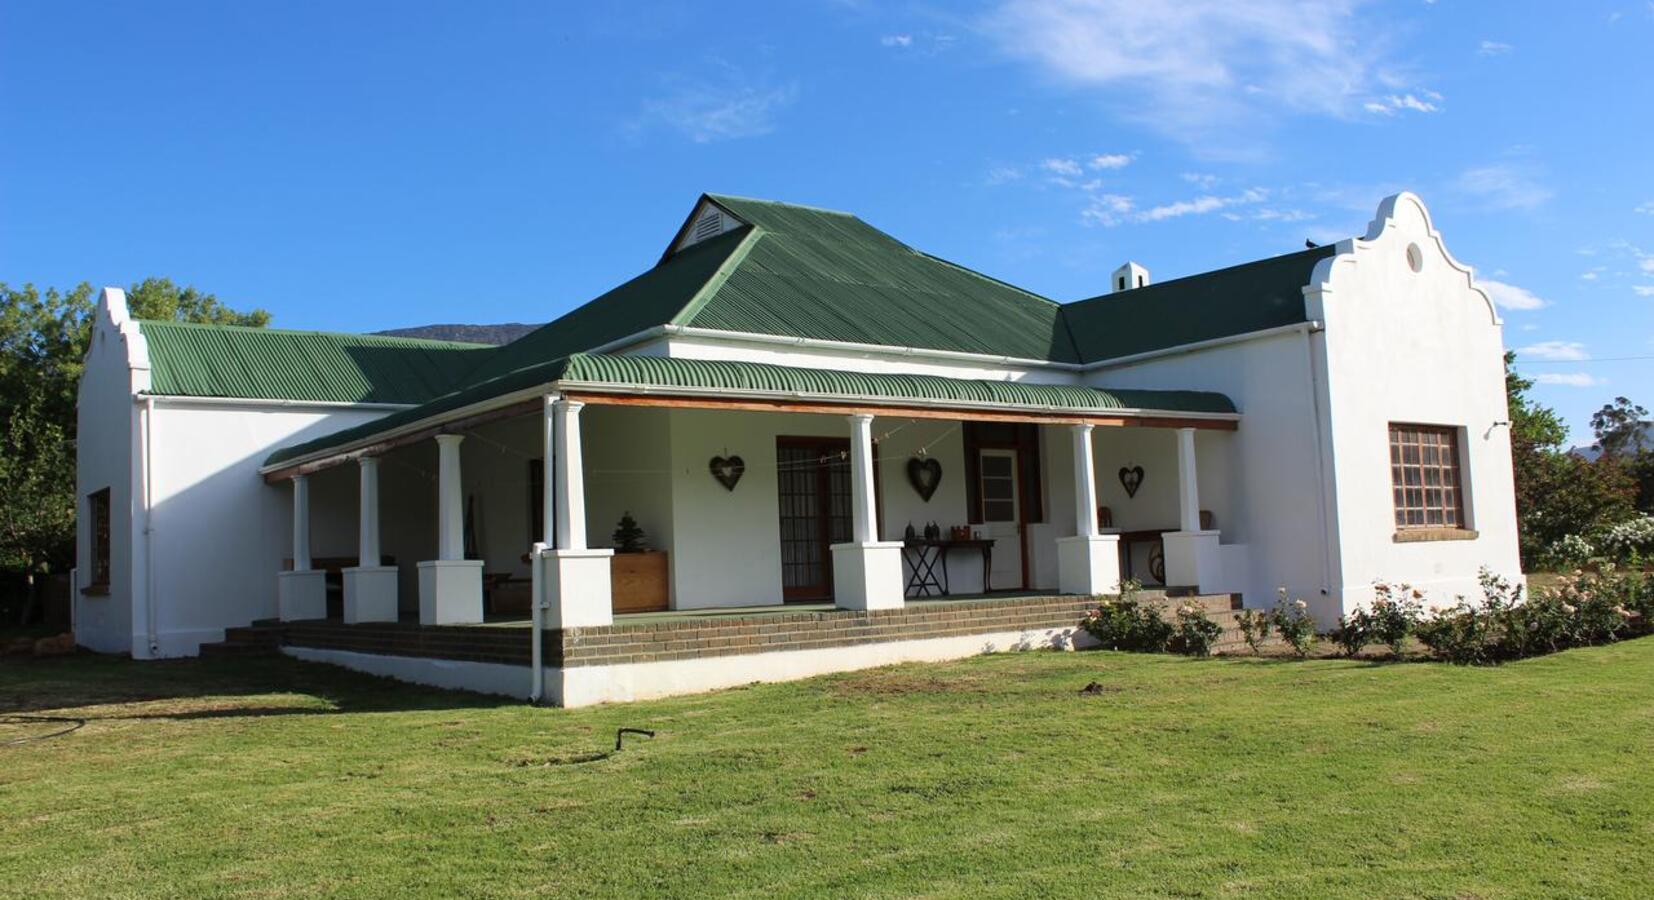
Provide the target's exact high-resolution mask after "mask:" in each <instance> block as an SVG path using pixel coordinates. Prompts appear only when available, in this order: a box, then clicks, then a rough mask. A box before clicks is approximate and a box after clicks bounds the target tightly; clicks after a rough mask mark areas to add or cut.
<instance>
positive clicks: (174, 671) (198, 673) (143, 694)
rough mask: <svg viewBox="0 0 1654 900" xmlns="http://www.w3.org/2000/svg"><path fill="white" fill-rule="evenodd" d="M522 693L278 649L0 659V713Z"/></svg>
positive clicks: (198, 712) (377, 704)
mask: <svg viewBox="0 0 1654 900" xmlns="http://www.w3.org/2000/svg"><path fill="white" fill-rule="evenodd" d="M524 690H525V693H526V690H527V684H526V683H525V684H524ZM272 694H288V695H299V696H304V697H312V698H315V699H317V700H321V701H323V703H324V704H325V705H308V706H285V705H280V704H273V703H270V702H268V698H269V697H270V695H272ZM254 698H262V701H261V700H255V699H254ZM521 702H522V701H520V700H515V699H512V698H510V697H497V696H488V695H484V694H473V693H468V692H465V691H450V690H443V689H440V688H432V687H425V686H423V685H415V684H408V683H406V682H400V681H395V680H392V679H389V678H379V677H376V676H372V675H365V674H362V673H359V672H352V671H350V670H349V669H345V668H342V667H339V666H332V665H326V664H323V663H311V662H301V661H299V660H294V659H288V658H285V657H254V658H245V659H222V658H219V659H175V660H155V661H139V660H133V659H130V658H126V657H117V656H105V655H102V654H95V653H84V652H82V653H76V654H73V655H70V656H62V657H53V658H46V659H7V660H3V661H0V713H27V712H35V711H43V710H70V709H79V708H82V707H98V706H122V705H128V704H153V705H154V706H155V708H153V709H145V710H138V711H134V712H132V713H131V714H128V715H123V714H120V713H119V712H114V711H112V712H111V714H109V715H100V714H98V713H94V714H93V715H91V716H87V718H89V719H177V720H191V719H229V718H261V717H265V716H293V715H333V714H335V713H346V712H401V711H409V710H421V709H430V710H437V709H488V708H493V707H499V706H514V705H518V704H520V703H521ZM169 707H175V708H169Z"/></svg>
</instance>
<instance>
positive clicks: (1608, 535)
mask: <svg viewBox="0 0 1654 900" xmlns="http://www.w3.org/2000/svg"><path fill="white" fill-rule="evenodd" d="M1602 551H1603V552H1604V553H1607V554H1608V555H1609V556H1611V557H1613V558H1614V559H1616V560H1622V561H1623V560H1631V559H1634V558H1635V559H1640V558H1642V557H1645V556H1648V555H1650V554H1654V516H1648V515H1643V516H1638V517H1637V518H1635V519H1627V520H1626V521H1624V522H1621V523H1619V524H1618V525H1615V526H1613V527H1611V528H1609V529H1608V530H1607V531H1605V532H1603V535H1602Z"/></svg>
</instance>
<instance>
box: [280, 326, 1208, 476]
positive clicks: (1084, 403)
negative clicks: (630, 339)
mask: <svg viewBox="0 0 1654 900" xmlns="http://www.w3.org/2000/svg"><path fill="white" fill-rule="evenodd" d="M537 390H546V391H550V390H556V391H566V392H585V391H593V392H600V393H634V394H645V395H663V396H708V395H711V396H721V397H729V398H759V399H770V400H774V399H786V400H795V401H799V402H816V403H822V404H834V405H846V404H857V403H861V404H868V405H885V406H895V407H903V406H913V407H935V408H943V409H957V410H959V411H960V418H969V417H970V412H971V411H972V410H976V411H990V410H991V411H1002V412H1005V411H1008V412H1024V413H1028V414H1030V417H1032V416H1033V415H1035V414H1041V413H1043V414H1068V415H1085V414H1092V415H1098V416H1102V415H1110V414H1114V415H1124V416H1135V417H1143V418H1158V417H1185V418H1187V417H1195V418H1209V419H1213V420H1216V421H1227V422H1233V421H1234V420H1235V419H1236V418H1238V416H1237V413H1236V410H1235V405H1234V403H1233V402H1231V401H1230V399H1229V398H1228V397H1226V396H1224V395H1223V394H1219V393H1214V392H1208V391H1160V390H1139V389H1103V388H1093V387H1085V386H1081V385H1072V384H1034V383H1030V382H1027V381H990V380H983V379H967V378H946V377H942V376H938V375H914V374H897V373H871V372H846V371H840V370H836V369H811V368H801V367H795V366H778V365H771V364H768V363H755V362H736V361H728V360H705V359H683V358H675V357H662V356H624V355H616V354H602V353H576V354H573V355H571V356H568V357H565V358H563V359H558V360H554V361H552V362H550V363H546V364H543V365H540V366H533V367H529V368H526V369H522V370H519V371H517V372H515V373H513V374H512V375H511V376H509V378H507V379H505V383H501V382H500V381H492V382H488V383H486V384H484V385H480V386H476V387H472V388H469V389H466V390H461V391H456V392H454V393H452V394H449V395H447V396H445V397H441V398H438V399H437V400H435V401H432V402H430V403H427V404H425V405H423V406H419V407H415V408H413V409H407V410H400V411H398V412H394V413H392V414H390V415H388V416H385V417H384V418H382V419H377V420H375V421H373V422H368V423H365V424H362V425H357V426H355V427H352V428H347V429H344V430H342V431H338V432H335V433H333V434H330V435H325V436H323V437H320V438H316V439H315V440H311V441H307V442H305V443H303V444H297V445H294V446H291V447H284V448H282V449H280V450H277V451H276V452H274V453H272V454H270V456H269V457H268V458H266V460H265V462H264V467H265V468H266V469H267V470H268V469H273V468H277V467H281V466H283V465H284V464H290V463H293V462H294V461H298V460H304V459H307V458H312V457H325V456H327V455H329V452H330V451H332V452H336V453H345V452H348V451H350V450H352V449H353V448H359V447H362V446H366V445H368V444H372V443H374V442H376V441H377V440H379V439H381V438H383V437H385V436H388V435H390V434H392V433H396V432H402V431H404V430H405V429H407V428H409V427H416V426H420V425H421V424H424V425H438V424H440V423H442V422H443V421H444V419H445V417H447V418H452V417H453V416H452V415H450V414H459V413H460V412H461V411H463V410H466V409H467V408H477V407H479V404H484V403H486V402H487V401H489V400H493V399H496V398H503V397H506V396H508V395H517V394H523V393H525V392H530V391H537Z"/></svg>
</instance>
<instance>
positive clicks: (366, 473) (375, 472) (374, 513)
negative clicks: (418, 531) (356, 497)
mask: <svg viewBox="0 0 1654 900" xmlns="http://www.w3.org/2000/svg"><path fill="white" fill-rule="evenodd" d="M356 462H357V465H359V466H360V467H361V470H362V471H361V476H362V484H361V490H362V496H361V503H360V506H361V508H360V510H359V511H358V518H359V519H360V520H361V527H360V532H359V539H358V550H357V553H356V556H357V559H356V565H357V566H358V567H362V568H371V567H377V566H378V565H379V561H380V559H381V558H382V554H381V553H380V549H379V460H378V458H376V457H372V456H364V457H362V458H361V459H358V460H357V461H356Z"/></svg>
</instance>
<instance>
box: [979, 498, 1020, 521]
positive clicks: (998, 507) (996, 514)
mask: <svg viewBox="0 0 1654 900" xmlns="http://www.w3.org/2000/svg"><path fill="white" fill-rule="evenodd" d="M1016 511H1017V508H1016V504H1015V503H1013V502H1011V501H1010V500H987V499H984V500H983V501H982V518H983V519H984V520H986V521H989V522H1010V521H1013V520H1015V519H1016Z"/></svg>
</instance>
